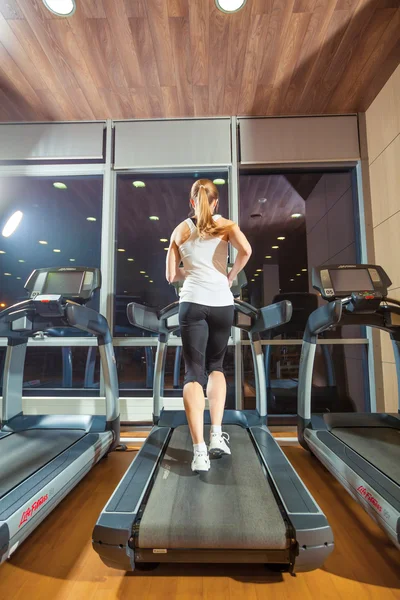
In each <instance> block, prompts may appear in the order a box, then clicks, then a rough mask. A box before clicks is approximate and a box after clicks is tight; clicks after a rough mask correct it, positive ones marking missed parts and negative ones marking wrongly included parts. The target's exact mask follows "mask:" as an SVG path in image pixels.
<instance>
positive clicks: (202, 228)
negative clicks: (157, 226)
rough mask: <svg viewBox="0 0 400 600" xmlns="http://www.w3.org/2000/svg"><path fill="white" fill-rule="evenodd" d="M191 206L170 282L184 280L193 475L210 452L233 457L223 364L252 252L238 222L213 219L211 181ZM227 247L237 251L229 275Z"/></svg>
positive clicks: (196, 190)
mask: <svg viewBox="0 0 400 600" xmlns="http://www.w3.org/2000/svg"><path fill="white" fill-rule="evenodd" d="M190 206H191V209H192V212H193V217H192V218H189V219H186V220H185V221H183V222H182V223H180V224H179V225H178V226H177V227H176V229H175V230H174V232H173V233H172V236H171V241H170V246H169V250H168V255H167V268H166V276H167V280H168V281H169V283H175V282H178V281H182V280H184V284H183V287H182V290H181V293H180V306H179V324H180V331H181V337H182V347H183V356H184V359H185V380H184V387H183V401H184V405H185V411H186V415H187V420H188V423H189V429H190V433H191V436H192V440H193V461H192V470H193V471H196V472H198V473H199V472H204V471H208V470H209V469H210V459H209V455H208V452H209V453H210V454H211V455H213V456H215V457H219V456H222V455H223V454H230V453H231V451H230V448H229V446H228V442H229V435H228V434H227V433H224V432H222V417H223V414H224V407H225V399H226V381H225V375H224V371H223V362H224V357H225V353H226V349H227V346H228V340H229V336H230V332H231V327H232V325H233V313H234V307H233V296H232V292H231V290H230V288H231V286H232V282H233V281H234V280H235V278H236V276H237V274H238V273H239V272H240V271H241V270H242V269H243V268H244V266H245V265H246V263H247V261H248V260H249V258H250V255H251V247H250V244H249V242H248V241H247V239H246V237H245V236H244V234H243V233H242V232H241V231H240V229H239V227H238V226H237V225H236V224H235V223H233V222H232V221H229V220H228V219H224V218H223V217H222V216H221V215H218V214H214V213H215V211H216V209H217V207H218V190H217V188H216V186H215V185H214V184H213V183H212V181H210V180H208V179H199V180H198V181H196V182H195V183H194V184H193V186H192V189H191V192H190ZM228 242H230V243H231V244H232V246H233V247H234V248H236V250H237V257H236V260H235V264H234V265H233V268H232V270H231V271H230V273H229V274H227V261H228ZM181 262H183V268H180V267H179V265H180V264H181ZM207 376H208V377H207ZM206 384H207V398H208V401H209V405H210V414H211V435H210V444H209V447H208V451H207V446H206V444H205V442H204V408H205V400H204V393H203V388H204V386H205V385H206Z"/></svg>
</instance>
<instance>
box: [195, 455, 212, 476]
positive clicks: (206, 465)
mask: <svg viewBox="0 0 400 600" xmlns="http://www.w3.org/2000/svg"><path fill="white" fill-rule="evenodd" d="M209 470H210V459H209V457H208V454H207V452H198V451H197V450H195V452H194V454H193V460H192V471H195V472H196V473H205V472H207V471H209Z"/></svg>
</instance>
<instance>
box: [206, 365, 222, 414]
mask: <svg viewBox="0 0 400 600" xmlns="http://www.w3.org/2000/svg"><path fill="white" fill-rule="evenodd" d="M207 399H208V403H209V405H210V415H211V424H212V425H216V426H220V425H221V424H222V417H223V416H224V409H225V401H226V379H225V375H224V374H223V373H222V372H221V371H212V372H211V373H210V374H209V376H208V383H207Z"/></svg>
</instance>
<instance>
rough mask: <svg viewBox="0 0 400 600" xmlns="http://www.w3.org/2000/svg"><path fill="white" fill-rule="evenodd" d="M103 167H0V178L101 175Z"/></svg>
mask: <svg viewBox="0 0 400 600" xmlns="http://www.w3.org/2000/svg"><path fill="white" fill-rule="evenodd" d="M104 171H105V165H104V164H103V163H99V164H68V165H60V164H57V163H56V164H54V165H0V177H52V176H58V177H59V176H60V175H63V176H65V177H67V176H74V175H82V176H83V175H103V174H104Z"/></svg>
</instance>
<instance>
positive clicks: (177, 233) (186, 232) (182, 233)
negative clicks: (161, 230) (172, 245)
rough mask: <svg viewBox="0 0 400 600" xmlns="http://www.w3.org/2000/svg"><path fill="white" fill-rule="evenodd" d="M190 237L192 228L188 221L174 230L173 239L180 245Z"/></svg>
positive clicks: (181, 223) (182, 222)
mask: <svg viewBox="0 0 400 600" xmlns="http://www.w3.org/2000/svg"><path fill="white" fill-rule="evenodd" d="M189 236H190V226H189V224H188V219H185V220H184V221H181V222H180V223H179V224H178V225H177V226H176V227H175V229H174V231H173V233H172V238H173V239H174V240H175V242H176V243H177V244H178V246H179V245H180V244H182V243H183V242H184V241H185V240H186V239H187V238H188V237H189Z"/></svg>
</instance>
